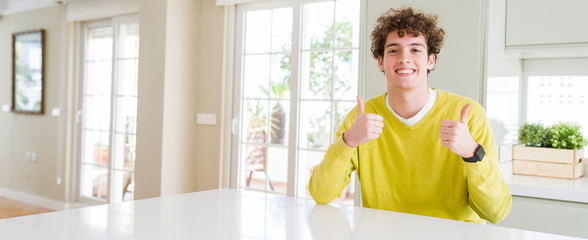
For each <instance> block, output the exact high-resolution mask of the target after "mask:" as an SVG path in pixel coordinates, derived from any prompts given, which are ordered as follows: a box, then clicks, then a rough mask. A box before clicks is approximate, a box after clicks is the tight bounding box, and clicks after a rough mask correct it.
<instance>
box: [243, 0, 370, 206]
mask: <svg viewBox="0 0 588 240" xmlns="http://www.w3.org/2000/svg"><path fill="white" fill-rule="evenodd" d="M359 8H360V2H359V1H358V0H344V1H314V2H307V1H305V2H304V3H292V2H291V1H289V2H278V1H268V2H264V3H253V4H245V5H238V6H237V19H238V21H237V22H238V23H241V24H242V25H238V26H237V39H236V42H237V43H238V44H237V47H236V71H235V72H236V73H237V74H236V78H235V85H236V86H237V88H236V89H237V90H238V91H239V92H236V93H235V98H234V100H235V102H234V106H238V107H236V108H235V111H234V112H233V115H234V116H235V119H238V122H239V123H240V124H239V126H240V131H239V132H238V133H236V135H233V136H234V137H233V140H234V141H233V146H236V147H235V148H234V150H233V151H234V153H235V154H233V156H235V157H234V158H233V160H232V161H233V165H235V166H238V168H239V171H237V172H238V175H239V176H237V177H238V186H239V187H241V188H248V189H256V190H262V191H271V192H277V193H283V194H288V195H291V196H299V197H310V195H309V194H308V180H309V178H310V174H311V172H312V170H313V168H314V166H315V165H317V164H318V163H320V161H321V160H322V158H323V156H324V154H325V152H326V150H327V148H328V147H329V145H330V144H331V143H332V142H333V141H334V135H335V132H336V130H337V128H338V127H339V125H340V123H341V121H342V120H343V118H344V116H345V114H346V113H347V112H348V111H349V110H351V108H353V107H354V106H355V104H356V100H355V96H356V95H357V94H358V79H359V77H358V76H359V75H358V65H359V64H358V59H359V19H360V16H359ZM241 20H242V21H241ZM353 192H354V188H353V183H352V184H351V187H347V189H346V190H345V191H344V195H342V198H341V199H340V200H342V201H345V200H347V201H349V200H353Z"/></svg>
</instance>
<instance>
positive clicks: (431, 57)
mask: <svg viewBox="0 0 588 240" xmlns="http://www.w3.org/2000/svg"><path fill="white" fill-rule="evenodd" d="M433 68H435V54H432V53H431V54H429V60H428V61H427V69H428V70H433Z"/></svg>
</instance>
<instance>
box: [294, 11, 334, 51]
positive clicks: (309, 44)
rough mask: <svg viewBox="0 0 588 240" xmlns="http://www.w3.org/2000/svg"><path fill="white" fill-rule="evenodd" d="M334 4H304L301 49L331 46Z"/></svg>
mask: <svg viewBox="0 0 588 240" xmlns="http://www.w3.org/2000/svg"><path fill="white" fill-rule="evenodd" d="M334 7H335V6H334V2H320V3H312V4H305V5H304V7H303V18H302V19H303V20H302V31H303V32H302V49H310V48H330V47H332V46H333V22H334Z"/></svg>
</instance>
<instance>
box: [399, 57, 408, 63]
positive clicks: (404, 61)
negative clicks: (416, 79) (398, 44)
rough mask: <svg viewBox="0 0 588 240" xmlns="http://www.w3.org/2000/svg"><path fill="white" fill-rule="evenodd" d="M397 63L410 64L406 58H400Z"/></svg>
mask: <svg viewBox="0 0 588 240" xmlns="http://www.w3.org/2000/svg"><path fill="white" fill-rule="evenodd" d="M398 63H410V60H409V59H408V58H400V59H399V60H398Z"/></svg>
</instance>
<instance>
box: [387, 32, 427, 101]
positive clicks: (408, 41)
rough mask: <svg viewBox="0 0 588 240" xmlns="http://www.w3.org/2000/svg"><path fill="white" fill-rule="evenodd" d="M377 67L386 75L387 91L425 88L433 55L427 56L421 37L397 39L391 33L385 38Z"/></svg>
mask: <svg viewBox="0 0 588 240" xmlns="http://www.w3.org/2000/svg"><path fill="white" fill-rule="evenodd" d="M378 66H379V68H380V70H381V71H383V72H384V74H385V75H386V81H387V84H388V89H398V90H409V89H414V88H417V87H423V85H424V86H425V87H426V84H427V70H431V69H433V68H434V67H435V55H434V54H431V55H430V56H429V55H428V54H427V42H426V40H425V38H424V37H423V36H422V35H419V36H418V37H412V36H409V35H408V34H404V36H403V37H402V38H401V37H398V32H397V31H393V32H391V33H389V34H388V37H387V38H386V45H385V47H384V55H383V57H379V58H378Z"/></svg>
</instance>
